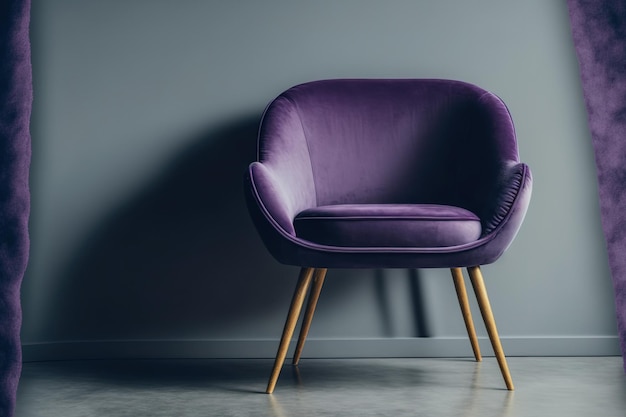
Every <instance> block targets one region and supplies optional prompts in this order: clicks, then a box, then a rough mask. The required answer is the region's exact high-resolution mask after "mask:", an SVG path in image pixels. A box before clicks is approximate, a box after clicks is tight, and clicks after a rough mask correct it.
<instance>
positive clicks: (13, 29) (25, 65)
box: [0, 0, 32, 417]
mask: <svg viewBox="0 0 626 417" xmlns="http://www.w3.org/2000/svg"><path fill="white" fill-rule="evenodd" d="M29 20H30V1H29V0H2V1H0V416H3V417H4V416H7V417H10V416H12V415H13V411H14V408H15V395H16V391H17V384H18V381H19V377H20V371H21V358H22V355H21V345H20V326H21V319H22V313H21V307H20V284H21V281H22V277H23V274H24V270H25V268H26V262H27V259H28V245H29V242H28V225H27V224H28V214H29V208H30V195H29V188H28V170H29V165H30V132H29V123H30V111H31V103H32V75H31V65H30V43H29V36H28V27H29Z"/></svg>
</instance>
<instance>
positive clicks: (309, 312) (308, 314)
mask: <svg viewBox="0 0 626 417" xmlns="http://www.w3.org/2000/svg"><path fill="white" fill-rule="evenodd" d="M325 277H326V268H317V269H316V270H315V274H313V286H312V287H311V293H310V294H309V302H308V304H307V307H306V311H305V312H304V319H303V320H302V327H301V328H300V336H299V337H298V344H297V345H296V351H295V353H294V354H293V364H294V365H297V364H298V362H299V361H300V355H302V348H303V347H304V342H305V341H306V337H307V335H308V334H309V329H310V328H311V322H312V321H313V314H315V307H316V306H317V300H319V298H320V292H321V291H322V285H324V278H325Z"/></svg>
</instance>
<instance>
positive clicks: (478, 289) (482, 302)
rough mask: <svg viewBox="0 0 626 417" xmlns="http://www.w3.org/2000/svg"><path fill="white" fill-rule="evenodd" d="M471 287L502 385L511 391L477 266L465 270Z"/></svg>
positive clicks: (504, 358) (508, 376)
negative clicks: (496, 362) (502, 379)
mask: <svg viewBox="0 0 626 417" xmlns="http://www.w3.org/2000/svg"><path fill="white" fill-rule="evenodd" d="M467 272H468V273H469V276H470V280H471V282H472V287H474V293H476V299H477V300H478V306H479V307H480V313H481V314H482V316H483V320H484V322H485V327H486V328H487V333H488V334H489V340H490V341H491V346H493V351H494V353H495V354H496V359H497V360H498V365H499V366H500V372H502V377H503V378H504V383H505V384H506V387H507V389H508V390H510V391H513V390H514V389H515V388H514V386H513V380H512V379H511V373H510V372H509V366H508V365H507V363H506V357H505V356H504V350H503V349H502V344H501V343H500V336H498V329H497V328H496V321H495V319H494V318H493V312H492V311H491V304H490V303H489V297H488V296H487V289H486V288H485V282H484V281H483V275H482V273H481V272H480V267H479V266H472V267H469V268H467Z"/></svg>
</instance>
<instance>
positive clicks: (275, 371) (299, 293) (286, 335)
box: [265, 268, 314, 394]
mask: <svg viewBox="0 0 626 417" xmlns="http://www.w3.org/2000/svg"><path fill="white" fill-rule="evenodd" d="M313 271H314V268H302V269H301V270H300V277H299V278H298V284H297V285H296V290H295V292H294V294H293V298H292V299H291V306H290V307H289V313H288V314H287V320H286V322H285V328H284V329H283V335H282V337H281V339H280V344H279V345H278V352H277V353H276V360H275V361H274V368H272V374H271V375H270V380H269V382H268V384H267V390H266V391H265V392H267V393H268V394H271V393H272V392H274V388H275V387H276V381H278V375H280V370H281V369H282V367H283V363H284V362H285V356H287V350H288V349H289V342H291V337H292V336H293V331H294V329H295V328H296V323H297V322H298V317H299V316H300V310H301V309H302V304H303V303H304V298H305V297H306V293H307V290H308V289H309V285H310V284H311V277H312V276H313Z"/></svg>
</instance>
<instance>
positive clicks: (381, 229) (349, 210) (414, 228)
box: [294, 204, 481, 247]
mask: <svg viewBox="0 0 626 417" xmlns="http://www.w3.org/2000/svg"><path fill="white" fill-rule="evenodd" d="M294 226H295V229H296V236H298V237H299V238H301V239H304V240H308V241H311V242H318V243H321V244H324V245H330V246H348V247H351V246H353V247H442V246H455V245H462V244H464V243H470V242H473V241H475V240H476V239H478V238H479V237H480V231H481V230H480V219H479V218H478V216H476V215H475V214H474V213H472V212H471V211H468V210H465V209H462V208H459V207H451V206H442V205H438V204H336V205H332V206H320V207H314V208H310V209H307V210H304V211H301V212H300V213H299V214H298V215H297V216H296V218H295V219H294Z"/></svg>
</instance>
